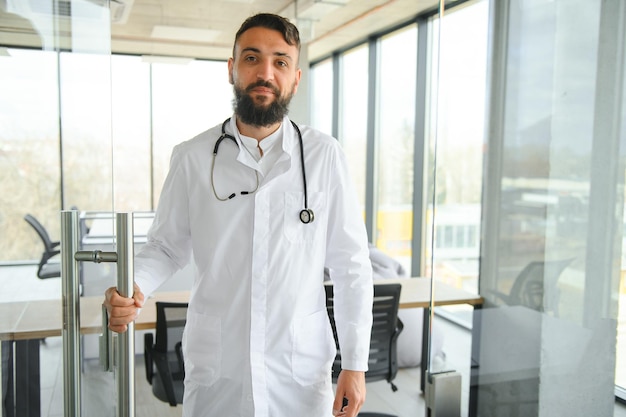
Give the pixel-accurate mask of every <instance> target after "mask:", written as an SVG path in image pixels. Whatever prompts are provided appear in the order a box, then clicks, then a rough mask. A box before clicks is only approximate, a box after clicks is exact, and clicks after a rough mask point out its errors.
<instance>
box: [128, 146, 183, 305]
mask: <svg viewBox="0 0 626 417" xmlns="http://www.w3.org/2000/svg"><path fill="white" fill-rule="evenodd" d="M183 146H184V145H182V144H181V145H177V146H176V147H175V148H174V150H173V151H172V157H171V160H170V170H169V172H168V175H167V178H166V179H165V183H164V184H163V190H162V191H161V196H160V198H159V204H158V207H157V211H156V214H155V217H154V222H153V223H152V226H151V227H150V229H149V230H148V241H147V243H146V245H144V246H143V247H142V248H141V249H140V250H139V251H138V252H137V254H136V256H135V282H136V283H137V285H138V286H139V288H140V289H141V291H142V292H143V293H144V295H145V296H146V297H147V296H148V295H150V294H151V293H152V292H154V291H155V290H156V289H157V288H158V287H159V286H160V285H161V284H163V283H164V282H165V281H166V280H167V279H168V278H170V277H171V276H172V275H173V274H174V273H175V272H176V271H178V270H179V269H181V268H183V267H184V266H185V265H186V264H187V263H188V262H189V259H190V255H191V237H190V228H189V210H188V206H189V198H188V193H187V181H186V175H185V174H186V173H185V166H184V164H183V159H184V152H182V149H183Z"/></svg>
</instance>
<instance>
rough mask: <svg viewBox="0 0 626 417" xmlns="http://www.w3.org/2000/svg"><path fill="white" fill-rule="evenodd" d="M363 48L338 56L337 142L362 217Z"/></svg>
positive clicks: (365, 54) (365, 80)
mask: <svg viewBox="0 0 626 417" xmlns="http://www.w3.org/2000/svg"><path fill="white" fill-rule="evenodd" d="M368 51H369V48H368V47H367V45H364V46H360V47H358V48H355V49H352V50H350V51H348V52H346V53H345V54H344V55H343V56H342V57H341V70H340V75H339V77H340V94H339V97H340V103H339V112H338V118H339V142H340V143H341V144H342V146H343V148H344V150H345V152H346V155H347V158H348V168H349V170H350V175H351V176H352V180H353V182H354V184H355V187H356V192H357V196H358V198H359V203H360V204H361V207H363V211H364V213H363V214H364V215H365V158H366V152H367V94H368V91H369V78H368V70H367V68H368Z"/></svg>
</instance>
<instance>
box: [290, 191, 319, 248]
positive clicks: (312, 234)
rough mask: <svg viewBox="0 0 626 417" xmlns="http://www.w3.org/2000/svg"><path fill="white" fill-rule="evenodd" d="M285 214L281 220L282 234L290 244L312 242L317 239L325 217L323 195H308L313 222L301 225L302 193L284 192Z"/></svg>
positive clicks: (316, 193)
mask: <svg viewBox="0 0 626 417" xmlns="http://www.w3.org/2000/svg"><path fill="white" fill-rule="evenodd" d="M284 198H285V212H284V220H283V222H284V223H283V225H284V226H283V229H284V234H285V237H286V238H287V240H288V241H289V242H290V243H304V242H313V241H314V240H316V239H317V238H318V237H319V234H320V230H322V229H323V226H321V224H322V223H323V222H324V220H323V219H324V218H325V216H326V213H325V210H326V207H325V195H324V193H321V192H312V193H309V198H308V200H309V201H308V203H309V207H308V208H309V209H311V210H312V211H313V214H314V220H313V221H312V222H310V223H306V224H305V223H302V221H301V220H300V212H301V211H302V210H303V209H304V208H305V207H304V193H302V192H286V193H285V194H284Z"/></svg>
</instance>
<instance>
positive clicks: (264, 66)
mask: <svg viewBox="0 0 626 417" xmlns="http://www.w3.org/2000/svg"><path fill="white" fill-rule="evenodd" d="M257 69H258V72H257V78H258V79H259V80H263V81H270V80H273V79H274V67H273V66H272V61H271V60H268V59H266V60H263V61H261V63H260V64H259V66H258V67H257Z"/></svg>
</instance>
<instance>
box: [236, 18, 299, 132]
mask: <svg viewBox="0 0 626 417" xmlns="http://www.w3.org/2000/svg"><path fill="white" fill-rule="evenodd" d="M301 73H302V72H301V70H300V69H299V68H298V48H296V46H294V45H289V44H288V43H287V42H285V40H284V39H283V36H282V35H281V33H280V32H278V31H275V30H271V29H267V28H263V27H255V28H251V29H248V30H247V31H245V32H244V33H243V34H242V35H241V37H240V38H239V41H238V42H237V44H236V45H235V56H234V57H233V58H231V59H229V60H228V75H229V81H230V83H231V84H233V86H234V90H235V100H234V106H235V113H236V114H237V115H238V116H239V118H240V119H241V121H242V122H244V123H246V124H250V125H255V126H270V125H272V124H274V123H277V122H280V121H281V120H282V118H283V116H284V115H285V114H287V110H288V105H289V101H290V100H291V97H292V96H293V95H294V94H295V92H296V91H297V89H298V84H299V82H300V76H301Z"/></svg>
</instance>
